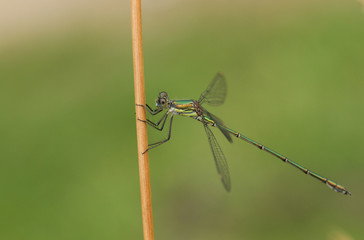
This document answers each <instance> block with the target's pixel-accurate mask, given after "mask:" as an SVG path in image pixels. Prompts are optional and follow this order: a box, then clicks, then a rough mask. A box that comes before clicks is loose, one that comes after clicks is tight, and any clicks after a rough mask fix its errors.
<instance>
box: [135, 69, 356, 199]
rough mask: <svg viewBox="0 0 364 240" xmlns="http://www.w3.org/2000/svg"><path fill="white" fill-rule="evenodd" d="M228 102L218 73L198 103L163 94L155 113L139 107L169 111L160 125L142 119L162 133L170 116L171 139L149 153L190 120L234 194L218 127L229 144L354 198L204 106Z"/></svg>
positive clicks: (224, 83)
mask: <svg viewBox="0 0 364 240" xmlns="http://www.w3.org/2000/svg"><path fill="white" fill-rule="evenodd" d="M225 98H226V81H225V78H224V76H223V75H222V74H220V73H218V74H217V75H216V76H215V78H214V79H213V80H212V82H211V83H210V85H209V86H208V87H207V89H206V90H205V91H204V92H203V93H202V94H201V96H200V98H199V100H198V101H196V100H193V99H187V100H171V99H169V97H168V94H167V93H166V92H161V93H159V96H158V99H157V100H156V108H155V109H152V108H151V107H149V105H145V106H144V105H138V106H142V107H144V108H145V109H146V110H147V111H148V112H149V113H150V114H152V115H157V114H159V113H161V112H163V111H164V110H167V111H166V112H165V113H164V115H163V116H162V118H161V119H160V120H159V121H158V122H156V123H155V122H153V121H151V120H149V119H147V120H141V119H139V120H140V121H143V122H146V123H147V124H149V125H150V126H152V127H153V128H155V129H157V130H159V131H162V130H163V128H164V125H165V123H166V121H167V119H168V117H169V116H170V124H169V132H168V137H167V138H166V139H164V140H162V141H159V142H155V143H152V144H149V146H148V149H147V150H146V151H148V150H150V149H152V148H155V147H158V146H160V145H162V144H163V143H165V142H167V141H168V140H169V139H170V138H171V132H172V121H173V117H174V116H175V115H178V116H185V117H190V118H193V119H196V120H198V121H200V122H201V123H202V124H203V126H204V128H205V132H206V135H207V139H208V142H209V144H210V147H211V151H212V155H213V157H214V159H215V164H216V168H217V172H218V174H219V176H220V179H221V181H222V183H223V185H224V187H225V189H226V190H227V191H230V189H231V184H230V174H229V168H228V164H227V162H226V158H225V155H224V153H223V152H222V150H221V148H220V145H219V144H218V142H217V141H216V138H215V136H214V134H213V133H212V131H211V129H210V127H217V128H218V129H219V130H220V131H221V132H222V134H223V135H224V136H225V137H226V138H227V140H228V141H229V142H232V141H233V140H232V137H231V136H234V137H236V138H240V139H242V140H244V141H246V142H248V143H250V144H252V145H254V146H256V147H258V148H259V149H261V150H263V151H266V152H268V153H270V154H272V155H273V156H275V157H277V158H279V159H280V160H282V161H283V162H286V163H289V164H290V165H292V166H294V167H296V168H297V169H299V170H301V171H302V172H303V173H305V174H307V175H310V176H312V177H314V178H316V179H317V180H319V181H321V182H323V183H325V184H326V185H327V186H328V187H329V188H331V189H333V190H335V191H336V192H340V193H343V194H349V195H351V193H350V192H349V191H348V190H347V189H346V188H345V187H343V186H342V185H340V184H337V183H335V182H333V181H331V180H329V179H328V178H325V177H322V176H320V175H318V174H316V173H314V172H312V171H310V170H308V169H307V168H305V167H303V166H301V165H299V164H297V163H295V162H293V161H292V160H290V159H288V158H287V157H285V156H283V155H282V154H280V153H277V152H275V151H273V150H272V149H270V148H268V147H265V146H264V145H262V144H260V143H258V142H256V141H254V140H252V139H250V138H247V137H245V136H243V135H242V134H240V133H238V132H236V131H234V130H232V129H230V128H228V127H226V126H225V125H224V123H223V122H222V121H221V120H220V119H219V118H218V117H216V116H215V115H213V114H212V113H210V112H208V111H207V110H206V109H205V108H204V107H202V105H203V104H205V103H206V104H209V105H211V106H218V105H221V104H223V103H224V101H225Z"/></svg>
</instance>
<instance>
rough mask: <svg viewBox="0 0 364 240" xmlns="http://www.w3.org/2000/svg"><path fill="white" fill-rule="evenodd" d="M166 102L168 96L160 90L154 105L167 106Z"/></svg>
mask: <svg viewBox="0 0 364 240" xmlns="http://www.w3.org/2000/svg"><path fill="white" fill-rule="evenodd" d="M168 102H169V98H168V94H167V93H166V92H160V93H159V96H158V99H157V100H156V106H157V107H158V108H164V109H166V108H168Z"/></svg>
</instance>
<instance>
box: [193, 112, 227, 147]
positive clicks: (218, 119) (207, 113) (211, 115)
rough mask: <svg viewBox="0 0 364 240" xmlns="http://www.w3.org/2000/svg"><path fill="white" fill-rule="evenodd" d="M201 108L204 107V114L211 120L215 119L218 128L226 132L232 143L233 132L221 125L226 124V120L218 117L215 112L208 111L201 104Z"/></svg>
mask: <svg viewBox="0 0 364 240" xmlns="http://www.w3.org/2000/svg"><path fill="white" fill-rule="evenodd" d="M200 108H201V109H202V111H203V114H204V115H205V116H207V117H208V118H209V119H210V120H212V121H214V122H215V123H216V126H217V128H218V129H219V130H220V131H221V132H222V134H224V136H225V137H226V139H227V140H228V141H229V142H231V143H232V142H233V139H232V138H231V134H230V133H229V132H228V131H227V130H226V129H225V128H222V127H221V126H224V122H223V121H222V120H221V119H220V118H218V117H216V116H215V115H214V114H212V113H210V112H209V111H207V110H206V109H205V108H203V107H201V106H200Z"/></svg>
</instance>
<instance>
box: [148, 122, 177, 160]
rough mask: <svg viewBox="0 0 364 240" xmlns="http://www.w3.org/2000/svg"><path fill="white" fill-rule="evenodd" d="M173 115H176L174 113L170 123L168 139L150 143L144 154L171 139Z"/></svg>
mask: <svg viewBox="0 0 364 240" xmlns="http://www.w3.org/2000/svg"><path fill="white" fill-rule="evenodd" d="M173 116H174V115H172V117H171V120H170V124H169V132H168V137H167V138H166V139H164V140H162V141H158V142H155V143H152V144H149V145H148V148H147V149H146V150H145V151H144V152H143V154H144V153H146V152H147V151H148V150H150V149H153V148H156V147H158V146H160V145H162V144H163V143H165V142H168V141H169V140H170V139H171V132H172V121H173Z"/></svg>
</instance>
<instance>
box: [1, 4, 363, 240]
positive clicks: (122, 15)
mask: <svg viewBox="0 0 364 240" xmlns="http://www.w3.org/2000/svg"><path fill="white" fill-rule="evenodd" d="M0 9H1V10H0V13H1V14H0V15H1V17H0V20H1V21H0V22H1V24H0V27H1V28H0V35H1V38H0V80H1V81H0V89H1V90H0V91H1V92H0V99H1V101H0V104H1V109H2V111H1V118H0V123H1V124H0V133H1V138H0V143H1V144H0V158H1V167H0V184H1V186H0V189H1V195H0V196H1V198H0V222H1V224H0V239H4V240H18V239H37V240H41V239H142V224H141V210H140V195H139V177H138V164H137V149H136V137H135V133H136V130H135V108H134V89H133V66H132V49H131V29H130V6H129V1H126V2H121V1H112V0H107V1H83V0H77V1H70V0H69V1H63V2H57V1H47V2H45V1H40V0H33V1H28V2H25V1H20V0H19V1H12V2H10V1H9V2H8V3H6V2H5V1H4V2H3V3H1V7H0ZM143 40H144V64H145V81H146V94H147V100H148V102H149V103H150V104H151V105H153V104H154V100H155V98H156V97H157V94H158V93H159V92H160V91H162V90H164V91H168V93H169V95H170V97H171V98H177V99H181V98H198V97H199V95H200V93H201V92H202V91H203V90H204V89H205V88H206V87H207V85H208V84H209V83H210V81H211V79H212V78H213V77H214V75H215V74H216V72H218V71H220V72H222V73H224V74H225V77H226V79H227V81H228V96H227V100H226V102H225V105H224V106H223V107H219V108H208V110H210V111H211V112H213V113H214V114H216V115H217V116H219V117H220V118H222V119H223V120H224V122H225V123H226V124H227V125H228V126H229V127H231V128H232V129H235V130H237V131H239V132H241V133H242V134H244V135H246V136H248V137H250V138H252V139H254V140H256V141H259V142H261V143H263V144H265V145H266V146H269V147H271V148H272V149H275V150H276V151H278V152H280V153H282V154H285V155H286V156H288V157H290V158H291V159H292V160H294V161H297V162H298V163H300V164H302V165H303V166H305V167H308V168H309V169H311V170H313V171H315V172H317V173H319V174H322V175H323V176H326V177H330V178H331V179H332V180H334V181H337V182H338V183H341V184H343V185H345V186H347V187H348V188H349V190H350V191H351V192H352V194H353V195H352V196H343V195H341V194H338V193H335V192H333V191H331V190H330V189H328V188H327V187H326V186H324V184H321V183H319V182H317V181H316V180H314V179H312V178H310V177H308V176H305V175H304V174H302V173H300V172H298V171H297V170H295V169H293V168H292V167H290V166H288V165H285V164H282V162H281V161H279V160H278V159H275V158H274V157H272V156H270V155H268V154H266V153H262V152H261V151H258V150H257V149H256V148H254V147H252V146H251V145H249V144H246V143H244V142H242V141H239V140H235V142H234V143H233V144H229V143H228V142H227V141H226V140H225V139H224V138H223V137H222V136H221V134H220V133H218V132H216V131H215V132H216V136H217V137H218V140H219V141H220V145H221V147H222V149H223V150H224V152H225V155H226V157H227V159H228V162H229V166H230V172H231V179H232V192H231V193H226V192H225V190H224V189H223V186H222V184H221V183H220V181H219V178H218V176H217V173H216V169H215V165H214V162H213V158H212V154H211V152H210V149H209V146H208V143H207V139H206V136H205V133H204V130H203V127H202V126H201V124H200V123H198V122H196V121H192V120H191V119H187V118H186V119H185V118H176V119H175V122H174V129H173V133H172V140H171V141H170V142H168V143H166V144H165V145H163V146H161V147H159V148H157V149H154V150H153V151H151V152H150V165H151V181H152V197H153V214H154V227H155V236H156V239H177V240H179V239H181V240H182V239H196V240H199V239H335V240H336V239H337V240H339V239H343V240H344V239H364V224H363V223H364V217H363V216H364V205H363V202H364V191H363V186H362V184H363V182H364V174H363V170H364V162H363V159H364V151H363V141H364V128H363V125H362V124H363V122H364V112H363V107H364V96H363V90H364V44H363V43H364V11H363V6H362V4H361V2H360V1H356V0H352V1H350V0H349V1H341V0H333V1H328V0H319V1H290V0H279V1H267V0H264V1H252V0H244V1H192V0H189V1H143ZM149 133H150V134H151V136H153V135H152V133H151V132H149Z"/></svg>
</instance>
